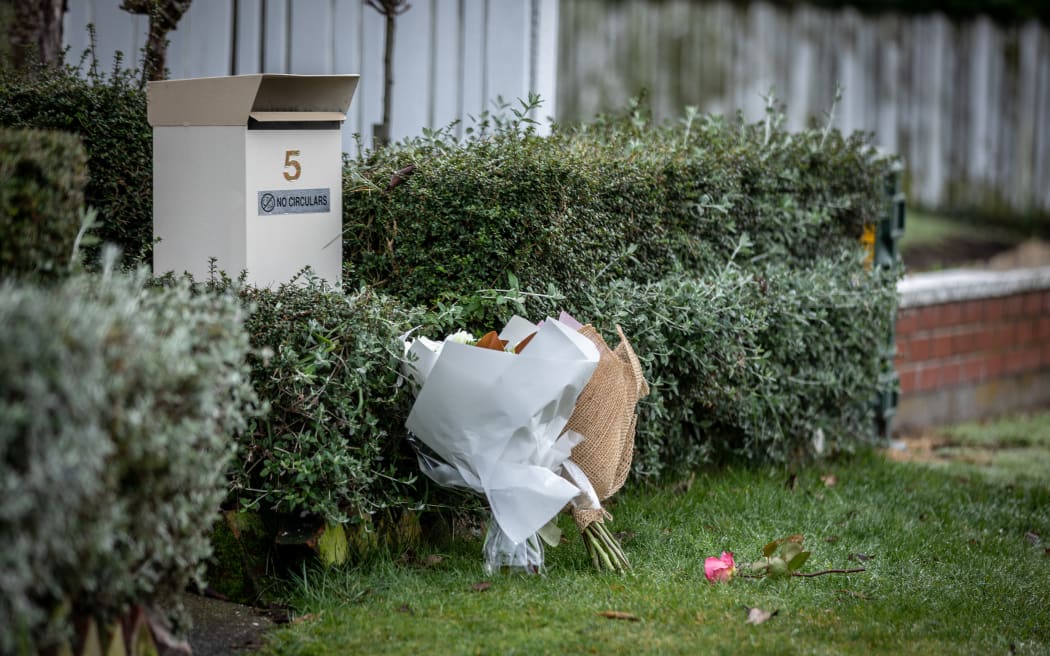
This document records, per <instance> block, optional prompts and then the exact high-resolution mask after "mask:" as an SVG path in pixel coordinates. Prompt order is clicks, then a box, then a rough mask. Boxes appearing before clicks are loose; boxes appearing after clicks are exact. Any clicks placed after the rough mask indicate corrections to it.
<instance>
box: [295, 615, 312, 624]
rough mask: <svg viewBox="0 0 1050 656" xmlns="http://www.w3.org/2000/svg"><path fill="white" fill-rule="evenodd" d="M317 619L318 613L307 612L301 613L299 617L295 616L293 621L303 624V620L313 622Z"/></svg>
mask: <svg viewBox="0 0 1050 656" xmlns="http://www.w3.org/2000/svg"><path fill="white" fill-rule="evenodd" d="M316 619H317V616H316V615H314V614H313V613H307V614H306V615H299V616H298V617H293V618H292V621H291V623H292V624H302V623H303V622H313V621H314V620H316Z"/></svg>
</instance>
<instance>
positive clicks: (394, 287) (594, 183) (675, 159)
mask: <svg viewBox="0 0 1050 656" xmlns="http://www.w3.org/2000/svg"><path fill="white" fill-rule="evenodd" d="M687 120H688V126H687V127H683V126H663V127H660V126H654V125H651V124H650V123H649V122H648V121H647V120H646V118H645V116H644V114H643V113H642V112H641V111H637V110H636V111H634V112H632V113H629V114H628V115H627V116H624V117H618V118H617V117H614V118H604V119H600V120H599V121H597V122H595V123H592V124H588V125H585V126H581V127H576V128H566V129H561V130H558V131H556V132H555V134H554V135H552V136H550V137H539V136H536V135H533V134H528V133H522V132H521V131H520V129H519V128H520V127H521V126H520V125H516V124H511V125H510V126H509V127H505V128H503V129H495V130H490V131H489V132H488V133H487V134H485V135H484V136H482V137H478V138H472V139H469V140H468V141H466V142H465V143H463V144H453V143H450V141H449V140H448V139H447V138H443V137H442V136H441V135H438V136H437V137H434V136H432V137H431V138H429V139H427V140H417V141H414V142H410V143H407V144H402V145H401V147H399V148H393V149H388V150H386V151H381V152H380V153H368V154H366V155H365V156H364V157H362V158H359V159H357V160H355V161H352V162H350V164H349V168H348V175H347V176H346V177H345V179H346V188H345V193H344V203H343V208H344V219H345V232H344V250H345V257H346V259H347V261H348V262H349V263H350V264H351V266H352V267H353V271H354V275H355V276H356V277H357V278H359V279H360V280H362V281H364V282H367V283H369V284H373V285H376V286H377V287H378V288H379V289H380V290H382V291H385V292H388V293H390V294H393V295H395V296H397V297H398V298H401V299H402V300H405V301H406V302H410V303H420V304H424V305H433V304H434V303H435V302H437V301H439V300H440V299H443V298H452V299H455V298H459V297H461V296H463V295H471V294H474V293H475V292H476V291H477V290H478V289H481V288H488V287H506V284H507V280H508V279H509V277H510V276H511V275H513V276H514V277H516V278H517V280H519V281H520V283H521V285H522V286H523V287H524V288H528V289H532V290H536V291H539V290H545V289H546V288H547V287H548V286H549V285H551V284H553V285H554V286H555V287H557V288H558V289H559V290H560V291H562V292H563V293H565V294H566V295H568V296H569V297H573V296H574V295H575V294H576V293H577V292H578V291H579V290H581V289H582V288H583V287H584V286H586V284H587V282H588V281H591V280H594V279H595V278H596V277H599V276H601V277H602V278H603V279H615V278H626V279H630V280H634V281H638V282H645V281H650V280H658V279H660V278H662V277H664V276H666V275H668V274H670V273H673V272H676V271H693V272H701V273H703V272H707V271H711V270H713V269H715V268H717V267H720V266H722V265H724V263H725V262H726V261H727V260H728V258H729V257H730V256H731V254H732V252H733V249H734V248H735V247H736V245H737V243H738V242H739V241H740V239H741V238H743V237H745V236H747V237H748V238H749V240H750V242H751V244H752V254H751V257H753V258H755V259H766V260H770V261H773V260H775V261H781V262H787V263H793V264H804V263H806V262H808V261H810V260H811V259H813V258H816V257H826V256H831V255H834V254H836V253H838V252H840V251H841V250H842V249H843V248H851V247H853V245H854V244H855V243H856V240H857V238H858V237H859V236H860V234H861V231H862V227H863V225H864V224H866V223H874V222H875V221H877V219H878V218H879V216H880V215H881V212H882V211H883V206H884V199H883V197H882V191H881V186H882V179H883V177H884V176H885V174H886V172H887V171H888V170H889V166H890V164H891V160H890V159H889V158H880V157H878V156H876V154H875V151H874V149H873V148H872V146H871V144H870V142H869V141H868V138H867V137H866V136H865V135H854V136H852V137H848V138H847V137H844V136H842V135H841V134H839V133H838V132H836V131H830V132H825V131H824V130H820V129H811V130H807V131H804V132H801V133H794V134H791V133H787V132H785V131H784V130H782V129H781V127H780V125H779V123H780V121H779V119H778V118H777V117H776V116H774V115H771V117H770V121H769V122H768V124H767V123H758V124H751V125H748V124H745V123H743V122H741V121H740V120H739V119H733V120H723V119H720V118H714V117H700V116H693V115H690V116H688V117H687ZM409 164H414V165H415V167H416V168H415V170H414V172H413V173H412V174H411V176H409V177H408V179H407V181H406V182H404V183H402V184H400V185H398V186H396V187H395V188H393V189H392V190H390V191H387V186H388V181H389V180H390V179H391V176H392V175H393V174H394V172H396V171H397V170H399V169H401V168H403V167H405V166H407V165H409Z"/></svg>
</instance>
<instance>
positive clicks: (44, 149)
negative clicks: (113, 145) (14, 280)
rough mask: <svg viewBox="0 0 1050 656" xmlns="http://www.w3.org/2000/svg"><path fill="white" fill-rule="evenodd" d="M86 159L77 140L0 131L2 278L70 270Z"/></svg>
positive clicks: (49, 134) (50, 134)
mask: <svg viewBox="0 0 1050 656" xmlns="http://www.w3.org/2000/svg"><path fill="white" fill-rule="evenodd" d="M86 160H87V156H86V155H85V153H84V148H83V147H82V146H81V144H80V140H79V139H78V138H77V137H75V136H73V135H69V134H61V133H57V132H44V131H40V130H9V129H0V277H7V276H11V275H19V274H29V273H36V274H39V275H54V274H56V273H58V272H60V271H63V270H65V269H66V264H67V262H68V261H69V257H70V254H71V253H72V251H73V242H74V241H75V240H76V236H77V230H78V229H79V227H80V222H79V220H78V212H79V211H80V210H81V206H82V205H83V203H84V183H85V182H86V181H87V170H86V164H87V161H86Z"/></svg>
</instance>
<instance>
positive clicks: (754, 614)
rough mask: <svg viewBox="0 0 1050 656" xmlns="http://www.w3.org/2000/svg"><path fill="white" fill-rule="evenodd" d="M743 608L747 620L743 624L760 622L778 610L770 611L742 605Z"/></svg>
mask: <svg viewBox="0 0 1050 656" xmlns="http://www.w3.org/2000/svg"><path fill="white" fill-rule="evenodd" d="M744 608H747V622H744V623H745V624H761V623H762V622H765V621H766V620H768V619H769V618H770V617H773V616H774V615H776V614H777V613H779V612H780V611H779V610H774V611H772V612H770V611H768V610H762V609H761V608H748V607H747V606H744Z"/></svg>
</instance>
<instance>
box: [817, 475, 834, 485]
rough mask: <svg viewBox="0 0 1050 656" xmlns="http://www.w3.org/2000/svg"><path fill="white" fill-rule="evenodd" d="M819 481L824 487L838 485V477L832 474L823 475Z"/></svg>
mask: <svg viewBox="0 0 1050 656" xmlns="http://www.w3.org/2000/svg"><path fill="white" fill-rule="evenodd" d="M820 480H821V482H822V483H824V487H835V486H836V485H838V484H839V477H838V476H836V475H834V474H824V475H823V476H821V477H820Z"/></svg>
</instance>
